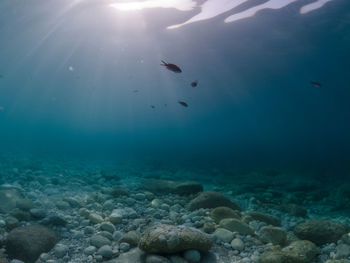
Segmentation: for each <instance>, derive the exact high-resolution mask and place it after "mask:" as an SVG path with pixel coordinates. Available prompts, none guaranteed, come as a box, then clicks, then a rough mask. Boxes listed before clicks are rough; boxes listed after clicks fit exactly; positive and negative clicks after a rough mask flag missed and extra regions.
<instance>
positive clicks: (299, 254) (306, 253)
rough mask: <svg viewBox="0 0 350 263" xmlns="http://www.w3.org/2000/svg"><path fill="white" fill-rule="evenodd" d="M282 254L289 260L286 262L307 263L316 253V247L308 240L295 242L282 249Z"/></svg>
mask: <svg viewBox="0 0 350 263" xmlns="http://www.w3.org/2000/svg"><path fill="white" fill-rule="evenodd" d="M282 252H283V253H284V255H286V257H287V258H288V259H289V261H288V262H295V263H309V262H312V261H313V260H314V259H315V257H316V255H317V253H318V250H317V247H316V245H315V244H314V243H312V242H310V241H308V240H297V241H294V242H292V243H291V244H290V245H289V246H287V247H285V248H283V249H282Z"/></svg>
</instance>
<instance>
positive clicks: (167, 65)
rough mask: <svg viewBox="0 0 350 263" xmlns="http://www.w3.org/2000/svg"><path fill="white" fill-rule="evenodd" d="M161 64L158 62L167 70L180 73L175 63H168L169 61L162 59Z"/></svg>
mask: <svg viewBox="0 0 350 263" xmlns="http://www.w3.org/2000/svg"><path fill="white" fill-rule="evenodd" d="M162 63H163V64H160V65H161V66H164V67H166V68H167V69H168V70H170V71H172V72H175V73H181V72H182V70H181V69H180V68H179V67H178V66H176V65H175V64H170V63H166V62H165V61H163V60H162Z"/></svg>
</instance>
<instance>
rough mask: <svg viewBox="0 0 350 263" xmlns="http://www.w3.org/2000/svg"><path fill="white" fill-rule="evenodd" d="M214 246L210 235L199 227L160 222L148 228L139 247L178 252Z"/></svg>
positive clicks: (148, 249) (204, 249)
mask: <svg viewBox="0 0 350 263" xmlns="http://www.w3.org/2000/svg"><path fill="white" fill-rule="evenodd" d="M211 246H212V240H211V239H210V237H209V236H208V235H207V234H205V233H203V232H201V231H200V230H198V229H195V228H191V227H185V226H172V225H163V224H159V225H156V226H153V227H150V228H148V229H146V230H145V231H144V232H143V233H142V235H141V238H140V241H139V248H141V249H142V250H144V251H146V252H148V253H176V252H181V251H185V250H188V249H197V250H199V251H207V250H209V249H210V248H211Z"/></svg>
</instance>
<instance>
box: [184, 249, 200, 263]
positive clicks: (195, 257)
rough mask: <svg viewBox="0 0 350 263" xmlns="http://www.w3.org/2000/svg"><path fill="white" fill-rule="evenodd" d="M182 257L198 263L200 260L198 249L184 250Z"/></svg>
mask: <svg viewBox="0 0 350 263" xmlns="http://www.w3.org/2000/svg"><path fill="white" fill-rule="evenodd" d="M184 258H185V259H186V260H187V261H188V262H189V263H199V262H200V261H201V254H200V253H199V251H198V250H194V249H191V250H186V251H185V253H184Z"/></svg>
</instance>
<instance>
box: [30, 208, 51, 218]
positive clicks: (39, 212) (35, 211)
mask: <svg viewBox="0 0 350 263" xmlns="http://www.w3.org/2000/svg"><path fill="white" fill-rule="evenodd" d="M29 213H30V215H31V216H32V217H33V218H35V219H43V218H44V217H46V215H47V213H46V211H45V210H44V209H42V208H32V209H30V210H29Z"/></svg>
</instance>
